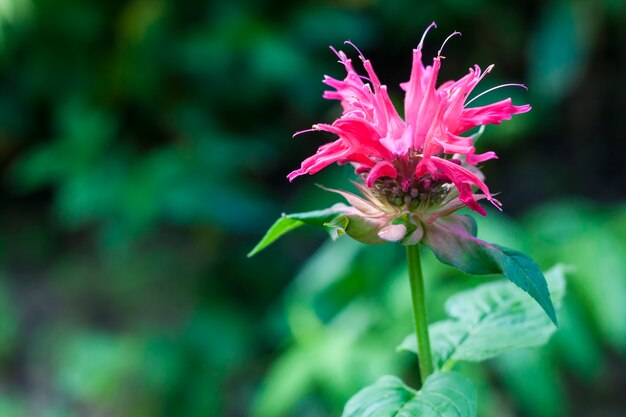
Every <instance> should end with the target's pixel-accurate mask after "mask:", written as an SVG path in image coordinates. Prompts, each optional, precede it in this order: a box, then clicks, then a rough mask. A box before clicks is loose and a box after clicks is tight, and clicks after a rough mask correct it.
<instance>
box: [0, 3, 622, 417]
mask: <svg viewBox="0 0 626 417" xmlns="http://www.w3.org/2000/svg"><path fill="white" fill-rule="evenodd" d="M624 13H626V8H625V7H624V5H623V4H622V3H621V2H618V1H617V2H616V1H609V0H604V1H600V2H597V3H593V4H592V3H591V2H584V1H583V2H580V1H562V2H548V3H546V2H540V1H534V2H531V3H519V4H515V3H502V2H497V1H495V0H482V1H479V2H476V3H471V4H470V3H469V2H460V1H456V0H448V1H443V2H432V1H427V2H420V3H419V4H417V3H415V2H410V1H406V0H395V1H389V2H370V1H362V0H342V1H337V2H255V1H250V0H243V1H238V2H226V1H209V2H206V1H188V2H171V1H165V0H131V1H115V0H114V1H106V2H94V1H87V0H71V1H70V0H3V1H1V2H0V83H1V86H2V88H1V91H2V93H0V163H1V165H2V168H3V176H2V183H1V186H0V192H1V194H2V205H1V206H0V211H1V216H0V230H1V233H0V248H1V249H2V250H0V277H1V280H0V366H1V367H2V377H1V378H0V382H1V384H0V387H1V388H0V415H3V416H4V415H7V416H15V417H22V416H33V417H49V416H55V417H78V416H83V415H115V416H120V417H125V416H133V417H134V416H139V417H141V416H150V417H158V416H171V415H181V416H190V417H193V416H207V415H209V416H213V415H222V416H228V417H238V416H247V415H250V414H255V413H256V415H259V416H260V415H264V416H285V415H308V416H323V415H340V414H341V407H342V406H343V404H344V403H345V402H346V400H347V399H348V398H349V397H350V396H352V395H353V394H354V393H355V392H357V391H358V389H359V388H360V387H362V386H365V385H368V384H371V383H373V382H374V381H375V380H376V379H377V378H378V377H379V376H380V375H385V374H397V375H402V376H403V379H405V380H407V381H408V382H412V381H411V380H410V375H406V374H405V373H404V370H405V369H408V368H409V367H412V366H413V364H412V363H410V361H411V360H412V357H411V356H412V355H408V354H406V355H405V354H398V355H393V354H392V355H390V354H389V352H390V350H392V349H393V348H394V347H395V346H396V345H397V344H398V343H399V342H401V341H402V339H403V337H404V336H405V335H406V334H408V333H409V332H410V331H411V326H410V320H409V319H407V318H408V317H410V314H409V310H408V304H406V302H408V300H407V291H408V289H407V288H406V281H405V279H406V275H405V271H403V270H401V268H398V263H399V259H400V255H401V254H399V253H397V252H396V251H394V250H393V248H392V247H390V246H384V245H383V246H380V247H378V248H376V249H377V250H376V251H370V250H368V249H366V248H364V247H363V246H360V245H356V244H353V243H351V242H349V241H348V240H342V239H340V240H338V241H336V242H334V243H328V244H324V245H323V246H322V247H320V248H319V249H316V248H317V246H318V245H319V242H320V241H321V239H322V238H323V237H324V236H323V234H321V233H318V234H315V233H307V232H306V231H305V230H304V228H302V230H296V231H294V232H293V233H294V236H288V237H286V238H284V239H283V240H281V241H277V242H276V243H275V244H274V246H272V247H269V248H267V249H266V252H265V256H262V257H255V258H252V259H250V260H247V259H246V257H245V256H246V252H247V251H248V250H249V249H250V248H251V247H252V246H253V245H254V243H255V242H256V241H258V239H259V237H260V236H261V234H262V232H263V230H264V229H266V228H267V227H268V226H269V225H270V224H271V222H272V220H273V218H274V217H273V216H275V214H276V213H278V212H279V211H280V209H279V207H281V208H283V207H284V208H285V210H287V211H289V212H298V211H301V210H303V209H304V208H305V207H328V206H330V205H331V204H332V203H334V202H336V201H337V199H336V198H335V197H334V196H332V195H330V194H329V193H325V192H322V191H319V190H317V189H316V188H315V187H309V186H301V187H287V182H286V180H285V179H284V176H285V175H286V174H287V173H288V172H289V171H290V170H292V169H294V168H295V166H294V162H293V161H297V160H301V159H302V158H301V157H302V156H304V155H307V154H310V153H311V152H312V151H314V149H315V148H316V147H317V146H318V145H319V142H318V141H317V140H316V139H315V138H310V137H307V138H305V137H304V136H302V137H299V138H298V139H294V140H298V141H301V144H302V145H303V146H293V145H292V142H291V139H290V136H291V134H292V133H293V132H295V131H296V130H299V129H302V127H303V126H306V125H307V124H308V123H310V121H311V120H324V119H328V117H325V116H324V113H327V112H335V111H336V108H335V107H333V106H332V104H330V103H324V102H323V101H322V100H320V99H319V96H320V94H321V91H322V85H321V83H319V84H317V85H316V81H317V80H319V77H320V74H322V73H327V74H329V75H338V74H339V73H340V68H339V67H338V66H337V65H335V64H334V63H333V62H332V59H328V57H329V54H331V52H330V51H328V49H327V47H328V45H330V44H332V45H335V46H339V45H341V44H342V42H343V41H344V40H346V39H352V40H354V41H355V42H357V43H358V44H359V46H360V47H361V48H362V49H364V50H366V51H367V53H368V56H371V57H372V59H374V58H376V57H377V56H381V57H382V56H384V58H385V59H379V60H378V59H377V62H381V63H382V62H392V63H394V65H393V66H389V67H386V68H385V67H380V68H378V67H377V70H379V71H380V72H381V78H385V79H388V80H390V85H391V82H392V81H393V82H395V84H397V83H400V82H403V81H406V77H407V74H405V73H404V72H402V73H400V70H399V69H400V68H406V67H407V65H406V64H407V63H408V62H409V60H410V56H407V54H406V51H407V50H408V49H409V48H411V47H413V46H415V44H416V42H418V41H419V39H417V37H418V36H419V35H420V34H421V31H422V29H423V28H424V27H425V26H426V25H427V24H428V23H430V22H431V21H432V20H435V19H436V20H437V21H438V23H439V24H440V27H442V28H446V29H447V30H448V31H453V30H459V31H461V32H463V36H464V37H466V38H468V39H466V40H465V41H464V42H463V44H462V45H463V46H460V44H455V43H454V42H449V43H448V45H447V46H446V55H448V56H452V55H454V56H455V57H456V58H455V60H454V62H459V63H461V64H459V66H458V67H456V68H455V67H453V66H452V60H450V62H449V63H448V64H449V65H448V66H447V67H446V68H447V69H446V71H448V73H445V74H443V76H444V77H447V78H453V77H456V76H458V75H459V74H463V73H465V71H466V67H467V66H468V65H470V64H472V63H473V62H474V61H477V62H479V63H480V64H481V66H486V65H488V64H490V63H492V62H495V63H496V64H497V65H496V70H494V72H493V73H492V76H493V77H492V78H491V80H489V82H493V83H494V85H495V84H498V83H503V82H509V81H510V80H521V79H528V80H530V82H529V83H528V87H529V93H528V94H529V95H528V96H527V97H528V100H529V102H530V103H531V104H532V105H533V106H534V111H533V112H531V113H530V114H529V115H528V117H526V119H525V120H524V122H523V123H518V122H517V121H511V122H510V123H509V124H503V126H502V129H500V130H499V132H498V137H497V143H495V142H496V140H495V137H494V135H492V134H491V132H490V130H489V129H487V130H486V131H485V134H484V135H483V138H482V139H481V142H479V145H478V146H479V147H481V146H482V145H483V142H482V141H485V142H489V141H493V142H492V143H491V144H489V145H490V147H491V145H492V144H493V145H494V147H495V148H497V152H498V154H499V156H500V160H501V162H502V163H500V164H497V165H498V166H497V168H495V167H494V169H493V171H489V170H488V171H486V175H487V177H488V179H489V182H490V184H491V185H492V187H493V189H494V190H501V191H502V193H501V194H500V195H499V196H498V199H500V200H501V201H502V202H503V203H504V208H505V215H504V216H503V215H500V214H495V213H490V215H489V216H488V217H487V218H486V219H484V221H481V222H480V224H479V229H480V231H481V232H480V237H481V239H485V240H487V241H494V242H502V243H503V244H505V245H506V246H509V247H515V248H520V249H523V251H524V252H526V253H528V254H529V255H531V256H532V257H533V258H534V259H537V260H538V264H539V265H540V266H542V267H547V266H550V265H554V264H555V263H557V262H563V263H565V264H567V265H572V266H573V267H574V268H575V269H574V270H573V272H571V273H569V274H568V285H569V286H568V297H567V299H566V301H565V303H564V304H563V307H562V313H561V314H560V315H559V324H560V330H559V332H558V333H557V334H556V335H555V336H554V338H553V339H552V340H551V342H550V344H549V345H548V346H547V347H546V348H545V349H543V350H542V351H541V352H542V353H541V354H538V353H534V351H527V350H520V351H517V352H516V353H512V354H507V355H504V356H501V357H499V358H497V359H495V360H494V361H491V362H489V363H488V364H487V365H486V367H480V366H474V365H468V364H459V370H461V371H462V372H463V373H464V374H465V375H471V378H472V379H474V380H479V381H482V383H481V385H480V387H479V389H478V396H479V403H480V404H481V408H480V409H479V410H478V413H479V415H481V416H485V417H491V416H494V417H495V416H497V417H501V416H504V415H511V414H524V415H533V416H539V417H543V416H546V417H548V416H549V417H559V416H564V415H567V414H568V413H569V415H572V413H574V412H576V413H578V414H573V415H583V414H585V413H586V414H587V415H600V414H604V415H611V414H612V415H621V414H623V412H622V410H623V409H624V398H623V395H622V393H623V386H622V385H620V383H619V381H622V380H623V376H624V371H623V369H624V360H625V359H624V358H625V357H626V338H625V337H624V335H625V334H626V321H625V320H623V317H625V316H626V310H625V308H626V304H625V303H624V302H623V300H624V299H626V280H624V279H623V277H624V276H626V265H625V263H624V259H626V246H625V243H624V242H626V209H625V208H624V207H623V206H622V205H621V201H623V199H624V194H623V190H624V183H623V181H624V176H623V175H620V173H621V172H622V171H621V170H622V169H623V168H622V167H623V155H624V154H626V152H625V150H624V143H623V140H622V136H623V135H622V132H621V127H620V125H619V123H615V120H617V119H618V117H619V116H620V114H621V109H622V108H623V107H624V106H623V97H626V91H624V86H626V83H623V82H622V80H623V71H622V65H621V64H620V63H621V62H623V61H624V52H625V50H624V48H623V47H622V45H621V40H622V39H624V38H625V37H626V34H625V32H624V31H625V30H626V26H624V25H623V21H624V17H625V15H624ZM468 22H471V24H469V23H468ZM440 39H441V41H442V40H443V39H442V38H440ZM435 43H436V42H435ZM436 50H437V46H434V47H433V49H432V50H430V51H425V53H426V54H429V53H430V54H431V55H432V54H433V53H436ZM494 50H496V51H498V56H497V57H494V54H493V51H494ZM470 57H471V59H470ZM591 58H593V60H591ZM395 63H398V65H397V66H396V65H395ZM400 63H402V65H400ZM487 87H489V85H485V88H487ZM390 89H391V88H390ZM490 94H494V95H496V97H497V95H498V94H499V93H498V92H497V91H494V92H493V93H490ZM513 94H515V92H513ZM392 99H394V100H395V99H397V97H392ZM514 100H515V97H514ZM476 103H480V99H478V100H476ZM485 146H486V144H485ZM306 147H309V148H308V149H305V148H306ZM486 168H487V169H491V167H486ZM337 172H341V168H337V169H336V170H333V171H332V172H328V173H326V174H324V176H323V177H322V178H318V179H317V181H318V182H320V183H321V184H323V185H325V186H330V187H332V186H334V185H336V178H335V177H334V176H333V175H334V174H335V173H337ZM306 181H308V179H307V180H304V182H305V183H306ZM567 196H578V197H579V198H581V199H582V198H584V200H563V197H567ZM548 200H550V201H548ZM277 201H280V202H281V204H280V206H278V205H277V204H276V202H277ZM600 201H601V202H602V203H600ZM540 203H541V204H540ZM508 215H511V216H514V217H515V220H511V219H509V217H507V216H508ZM296 242H297V244H296ZM311 253H314V255H313V257H311V259H310V261H308V262H307V264H306V265H305V267H304V268H303V269H300V267H299V265H300V264H301V263H302V262H303V260H304V259H308V258H309V257H310V254H311ZM426 256H428V255H426ZM352 261H354V262H352ZM424 268H425V270H428V271H429V272H428V273H429V279H430V277H432V280H429V282H428V283H427V287H428V288H427V290H428V291H429V294H430V295H429V297H430V299H431V301H432V305H431V306H430V307H429V311H432V312H433V317H432V320H431V321H437V320H442V319H444V318H445V316H444V313H443V311H439V310H437V306H438V305H442V303H443V301H444V300H445V299H446V298H448V296H449V295H450V292H451V291H452V290H460V289H467V288H469V287H473V286H475V285H478V284H482V283H484V282H483V279H479V278H470V277H464V278H465V279H461V280H459V279H456V278H458V275H455V272H453V271H452V269H450V268H447V267H443V266H437V264H436V263H435V262H434V261H433V259H431V258H428V257H426V259H425V265H424ZM453 277H454V278H455V279H452V278H453ZM444 282H445V283H446V285H443V283H444ZM348 352H350V353H349V354H348ZM293 358H304V359H305V361H304V362H303V361H301V360H296V359H293ZM296 362H297V363H298V364H301V367H299V368H294V367H293V366H292V365H293V364H294V363H296ZM529 378H532V379H533V384H528V383H527V381H528V380H529ZM494 382H495V383H494ZM502 387H506V389H507V390H508V391H509V392H510V394H509V395H507V396H504V394H503V393H502ZM526 398H533V399H534V401H532V402H529V401H525V399H526ZM564 405H565V406H564ZM572 410H573V411H572Z"/></svg>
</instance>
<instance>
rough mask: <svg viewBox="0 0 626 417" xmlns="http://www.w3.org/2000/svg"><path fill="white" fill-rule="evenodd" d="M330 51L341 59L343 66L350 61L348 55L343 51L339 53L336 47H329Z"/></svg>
mask: <svg viewBox="0 0 626 417" xmlns="http://www.w3.org/2000/svg"><path fill="white" fill-rule="evenodd" d="M329 48H330V50H331V51H333V52H334V53H335V55H337V57H338V58H339V63H340V64H343V63H345V62H346V61H347V60H348V57H347V56H346V54H345V53H344V52H343V51H338V50H336V49H335V47H334V46H332V45H331V46H329Z"/></svg>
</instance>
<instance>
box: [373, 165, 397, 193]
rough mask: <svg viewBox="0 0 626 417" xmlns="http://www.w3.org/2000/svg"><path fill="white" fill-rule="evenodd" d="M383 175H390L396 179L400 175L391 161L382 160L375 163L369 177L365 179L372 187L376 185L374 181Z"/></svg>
mask: <svg viewBox="0 0 626 417" xmlns="http://www.w3.org/2000/svg"><path fill="white" fill-rule="evenodd" d="M381 177H390V178H393V179H395V178H397V177H398V171H396V168H395V167H394V166H393V165H391V164H390V163H389V162H387V161H381V162H379V163H377V164H376V165H374V168H372V169H371V171H370V173H369V175H368V176H367V179H366V180H365V184H366V185H367V186H368V187H371V186H372V185H374V182H375V181H376V180H377V179H379V178H381Z"/></svg>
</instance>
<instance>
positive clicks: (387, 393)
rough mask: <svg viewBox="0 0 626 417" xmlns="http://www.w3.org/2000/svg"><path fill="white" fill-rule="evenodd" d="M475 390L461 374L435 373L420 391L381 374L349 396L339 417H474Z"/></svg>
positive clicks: (392, 377)
mask: <svg viewBox="0 0 626 417" xmlns="http://www.w3.org/2000/svg"><path fill="white" fill-rule="evenodd" d="M475 415H476V391H475V389H474V387H473V386H472V384H471V383H470V382H469V381H468V380H467V379H465V378H464V377H463V376H461V375H459V374H457V373H454V372H445V373H443V372H437V373H434V374H433V375H431V376H429V377H428V378H427V379H426V382H425V383H424V386H423V387H422V389H421V390H419V391H415V390H414V389H412V388H410V387H408V386H406V385H405V384H404V383H403V382H402V381H401V380H400V379H398V378H396V377H394V376H389V375H387V376H384V377H382V378H380V379H379V380H378V381H376V382H375V383H374V384H372V385H370V386H368V387H366V388H363V389H362V390H361V391H359V392H358V393H356V395H355V396H354V397H352V398H351V399H350V400H349V401H348V403H347V404H346V407H345V408H344V410H343V414H342V417H418V416H419V417H474V416H475Z"/></svg>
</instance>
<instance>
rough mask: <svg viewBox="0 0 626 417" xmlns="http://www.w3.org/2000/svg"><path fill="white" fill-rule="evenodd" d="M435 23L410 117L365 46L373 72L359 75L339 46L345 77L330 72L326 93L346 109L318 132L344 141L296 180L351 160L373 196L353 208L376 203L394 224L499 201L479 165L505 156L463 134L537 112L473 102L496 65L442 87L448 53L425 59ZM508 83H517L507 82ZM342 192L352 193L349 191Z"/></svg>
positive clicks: (328, 147)
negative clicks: (479, 146) (393, 96)
mask: <svg viewBox="0 0 626 417" xmlns="http://www.w3.org/2000/svg"><path fill="white" fill-rule="evenodd" d="M433 26H435V24H434V23H433V24H431V25H430V26H429V27H428V29H426V31H425V32H424V36H423V37H422V40H421V41H420V43H419V45H418V46H417V48H416V49H414V50H413V66H412V69H411V75H410V78H409V80H408V81H407V82H405V83H402V84H401V85H400V87H401V88H402V89H403V90H404V92H405V100H404V118H402V117H401V116H400V114H399V113H398V111H397V110H396V108H395V107H394V105H393V103H392V102H391V99H390V98H389V95H388V92H387V86H386V85H383V84H381V82H380V81H379V79H378V77H377V75H376V73H375V72H374V69H373V67H372V64H371V62H370V61H369V60H367V59H366V58H365V57H364V56H363V54H361V53H360V52H359V58H360V59H361V61H362V64H363V67H364V69H365V72H366V74H367V75H359V74H358V73H357V71H356V70H355V68H354V66H353V64H352V60H351V59H349V58H348V57H347V56H346V54H345V53H344V52H342V51H337V50H335V49H334V48H331V49H332V50H333V52H335V54H336V55H337V56H338V57H339V60H340V63H341V64H342V65H343V66H344V67H345V69H346V72H347V75H346V77H345V78H344V79H343V80H337V79H335V78H331V77H328V76H326V77H325V78H324V81H323V82H324V83H325V84H326V85H328V86H329V87H331V88H332V90H328V91H325V92H324V98H326V99H330V100H339V101H340V103H341V106H342V108H343V112H342V115H341V117H340V118H338V119H337V120H335V121H334V122H333V123H332V124H324V123H319V124H316V125H314V126H313V128H312V129H310V130H314V131H315V130H321V131H326V132H330V133H333V134H335V135H337V136H338V139H337V140H335V141H334V142H331V143H327V144H325V145H323V146H321V147H320V148H319V149H318V150H317V152H316V153H315V155H313V156H311V157H309V158H307V159H305V160H304V161H303V162H302V165H301V167H300V168H299V169H297V170H295V171H293V172H291V173H290V174H289V175H288V178H289V180H290V181H291V180H293V179H294V178H296V177H298V176H300V175H303V174H315V173H317V172H318V171H320V170H321V169H323V168H325V167H327V166H328V165H331V164H333V163H335V162H336V163H338V164H345V163H351V164H352V165H353V166H354V167H355V172H356V173H357V174H359V175H360V176H361V177H362V178H363V182H364V186H362V185H361V186H359V190H360V191H361V194H362V195H363V196H364V197H365V200H363V199H361V198H360V197H357V196H354V195H351V196H352V197H350V199H349V202H350V203H351V204H352V206H353V207H352V209H354V210H357V211H358V210H359V207H358V204H357V205H356V206H355V200H354V198H359V199H360V200H362V201H364V202H366V203H367V204H369V205H370V206H371V207H370V210H369V212H370V214H369V215H367V216H366V217H368V216H369V218H374V217H375V218H376V220H377V221H378V223H384V224H386V225H387V226H391V225H392V223H389V222H388V221H387V220H389V219H397V218H398V217H400V216H403V215H405V214H406V215H408V216H409V217H410V223H412V224H414V225H416V226H417V227H419V224H420V223H426V224H427V223H430V222H433V221H434V220H436V219H437V218H438V217H440V216H442V215H447V214H450V213H452V212H454V211H456V210H458V209H459V208H461V207H463V206H467V207H469V208H470V209H472V210H474V211H476V212H478V213H480V214H482V215H485V210H484V208H482V207H481V206H480V205H479V204H478V202H477V200H479V199H481V198H486V199H487V200H488V201H490V202H491V203H492V204H494V205H495V206H496V207H499V203H498V201H497V200H495V199H494V198H493V196H492V194H491V193H490V192H489V189H488V188H487V185H486V184H485V183H484V181H483V176H482V174H481V172H480V170H479V169H478V167H477V166H476V165H477V164H479V163H481V162H484V161H487V160H489V159H494V158H497V157H496V154H495V153H494V152H485V153H482V154H477V153H476V149H475V148H474V140H475V137H476V135H466V136H463V133H465V132H467V131H468V130H471V129H473V128H476V127H478V126H481V128H482V126H484V125H486V124H499V123H500V122H502V121H503V120H509V119H511V117H512V115H514V114H518V113H525V112H527V111H529V110H530V106H529V105H522V106H515V105H513V104H512V102H511V99H510V98H507V99H505V100H502V101H499V102H496V103H492V104H489V105H486V106H481V107H468V105H469V104H470V103H471V101H473V100H469V101H468V96H469V95H470V93H471V92H472V91H473V90H474V88H475V87H476V85H477V84H478V83H479V82H480V80H481V79H482V78H483V77H484V76H485V75H486V74H487V73H489V72H490V71H491V69H492V68H493V65H492V66H489V67H487V69H486V70H485V71H481V69H480V68H479V67H478V66H474V68H470V69H469V73H468V74H467V75H465V76H464V77H462V78H461V79H459V80H457V81H447V82H444V83H441V84H440V85H437V76H438V73H439V69H440V67H441V60H442V59H443V56H441V49H440V50H439V53H438V54H437V56H436V57H435V58H434V59H433V62H432V65H428V66H424V64H423V63H422V44H423V41H424V38H425V36H426V33H427V32H428V30H429V29H430V28H432V27H433ZM456 34H459V33H458V32H455V33H453V34H452V35H450V36H449V37H448V38H447V39H446V41H447V40H448V39H450V38H451V37H452V36H454V35H456ZM348 43H350V42H348ZM444 45H445V42H444ZM442 48H443V46H442ZM357 51H358V49H357ZM508 85H511V84H507V85H505V86H508ZM514 85H519V84H514ZM519 86H522V85H519ZM522 87H523V86H522ZM488 91H491V90H488ZM488 91H487V92H488ZM303 132H305V131H303ZM298 133H302V132H298ZM298 133H297V134H298ZM341 193H342V194H343V195H344V197H345V196H346V194H349V193H345V192H341ZM361 206H362V204H361ZM372 207H375V208H376V210H374V209H372ZM361 208H362V207H361ZM366 211H368V210H366ZM361 214H363V213H361ZM376 216H377V217H376ZM381 218H384V220H385V221H382V220H381ZM379 230H380V228H379ZM397 230H398V231H399V230H400V229H399V228H398V229H397ZM406 232H407V231H406V230H405V235H406ZM399 234H401V233H400V232H398V235H399ZM379 236H380V233H379ZM383 236H385V233H384V232H383ZM394 236H395V235H394ZM402 238H406V236H402ZM383 239H384V238H383ZM384 240H399V239H384Z"/></svg>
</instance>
